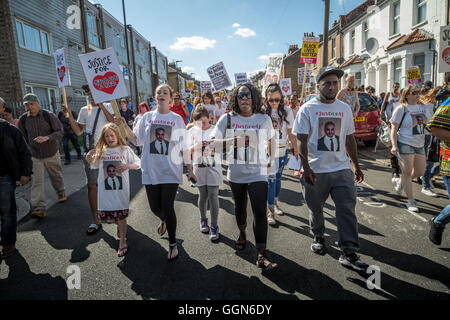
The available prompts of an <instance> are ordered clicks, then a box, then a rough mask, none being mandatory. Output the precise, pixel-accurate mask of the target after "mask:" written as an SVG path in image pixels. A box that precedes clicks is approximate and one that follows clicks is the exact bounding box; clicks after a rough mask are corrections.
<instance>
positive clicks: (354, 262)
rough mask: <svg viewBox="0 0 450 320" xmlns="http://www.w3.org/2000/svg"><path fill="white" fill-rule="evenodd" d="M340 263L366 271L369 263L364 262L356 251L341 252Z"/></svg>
mask: <svg viewBox="0 0 450 320" xmlns="http://www.w3.org/2000/svg"><path fill="white" fill-rule="evenodd" d="M339 263H340V264H341V265H342V266H344V267H347V268H351V269H353V270H356V271H366V270H367V268H368V267H369V265H368V264H367V263H364V262H362V261H361V260H360V259H359V257H358V255H357V254H356V253H354V252H352V253H348V254H344V253H343V254H341V256H340V257H339Z"/></svg>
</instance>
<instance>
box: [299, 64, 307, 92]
mask: <svg viewBox="0 0 450 320" xmlns="http://www.w3.org/2000/svg"><path fill="white" fill-rule="evenodd" d="M307 72H308V63H305V71H304V74H303V84H302V96H301V98H300V101H301V100H302V99H303V98H304V97H305V83H306V73H307Z"/></svg>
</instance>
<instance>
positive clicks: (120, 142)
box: [94, 122, 128, 165]
mask: <svg viewBox="0 0 450 320" xmlns="http://www.w3.org/2000/svg"><path fill="white" fill-rule="evenodd" d="M107 130H112V131H113V132H114V134H115V135H116V137H117V146H119V147H121V148H124V147H127V146H128V145H127V142H126V141H125V139H124V138H123V137H122V135H121V134H120V130H119V127H118V126H117V125H116V124H115V123H112V122H110V123H108V124H106V125H105V126H104V127H103V129H102V132H101V133H100V137H99V138H98V142H97V144H96V145H95V157H94V164H95V165H98V164H99V163H100V159H101V158H102V156H103V154H104V153H105V152H106V149H107V148H108V144H107V143H106V139H105V134H106V131H107Z"/></svg>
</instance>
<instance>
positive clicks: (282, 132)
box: [271, 106, 295, 156]
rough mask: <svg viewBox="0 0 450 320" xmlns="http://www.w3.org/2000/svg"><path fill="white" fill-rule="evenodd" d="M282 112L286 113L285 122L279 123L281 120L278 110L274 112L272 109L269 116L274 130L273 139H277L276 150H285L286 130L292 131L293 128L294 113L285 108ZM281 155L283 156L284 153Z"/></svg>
mask: <svg viewBox="0 0 450 320" xmlns="http://www.w3.org/2000/svg"><path fill="white" fill-rule="evenodd" d="M284 110H285V111H286V113H287V117H286V120H287V122H285V121H283V122H282V121H281V118H280V116H279V115H278V110H276V109H272V115H271V118H272V124H273V126H274V129H275V137H276V138H277V146H278V148H280V149H282V150H284V149H286V145H287V135H288V132H287V130H288V129H292V127H293V126H294V120H295V119H294V113H293V112H292V110H291V108H289V107H286V106H285V107H284ZM275 122H276V127H275ZM288 122H289V123H288ZM280 123H281V125H280ZM280 127H281V128H280ZM281 155H282V156H284V152H283V154H281Z"/></svg>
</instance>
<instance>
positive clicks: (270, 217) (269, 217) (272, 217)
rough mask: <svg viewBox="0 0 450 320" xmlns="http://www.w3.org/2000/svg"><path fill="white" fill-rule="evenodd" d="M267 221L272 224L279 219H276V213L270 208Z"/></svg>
mask: <svg viewBox="0 0 450 320" xmlns="http://www.w3.org/2000/svg"><path fill="white" fill-rule="evenodd" d="M267 223H268V224H270V225H271V226H273V225H275V224H276V223H277V221H276V220H275V215H274V214H273V212H272V211H271V210H270V209H269V212H268V213H267Z"/></svg>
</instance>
